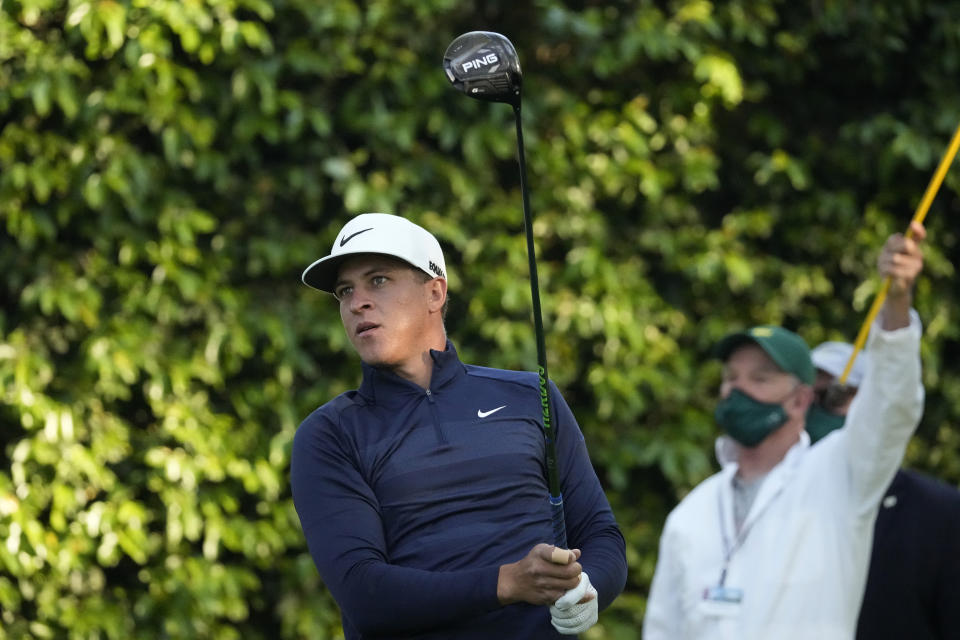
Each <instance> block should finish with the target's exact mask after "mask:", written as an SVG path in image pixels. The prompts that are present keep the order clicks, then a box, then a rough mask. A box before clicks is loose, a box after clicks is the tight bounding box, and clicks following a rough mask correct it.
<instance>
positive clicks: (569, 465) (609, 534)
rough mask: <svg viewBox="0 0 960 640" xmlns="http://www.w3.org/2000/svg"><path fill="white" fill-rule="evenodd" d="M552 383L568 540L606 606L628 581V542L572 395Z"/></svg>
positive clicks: (558, 459)
mask: <svg viewBox="0 0 960 640" xmlns="http://www.w3.org/2000/svg"><path fill="white" fill-rule="evenodd" d="M550 384H551V391H553V393H554V402H553V405H554V407H555V409H554V410H555V413H556V414H557V464H558V470H559V474H560V490H561V491H562V492H563V508H564V518H565V520H566V525H567V543H568V544H569V545H570V546H571V547H572V548H576V549H580V551H581V552H582V555H581V556H580V564H581V565H582V566H583V570H584V571H586V572H587V575H589V576H590V582H591V584H593V586H594V587H595V588H596V589H597V593H598V594H599V602H598V604H599V605H600V609H601V610H603V609H605V608H607V607H608V606H609V605H610V603H611V602H613V600H614V599H615V598H616V597H617V596H618V595H620V592H622V591H623V587H624V585H625V584H626V582H627V557H626V544H625V542H624V540H623V535H622V534H621V533H620V529H619V527H617V522H616V520H615V519H614V517H613V511H612V510H611V509H610V504H609V503H608V502H607V497H606V495H604V493H603V487H601V486H600V480H599V479H598V478H597V474H596V472H595V471H594V470H593V465H592V464H591V463H590V456H589V455H588V454H587V446H586V443H585V442H584V438H583V433H581V431H580V427H579V426H578V425H577V421H576V419H575V418H574V417H573V412H571V411H570V407H569V406H567V403H566V401H565V400H564V399H563V397H562V396H561V395H560V393H559V391H557V389H556V387H555V386H554V385H553V383H552V382H551V383H550Z"/></svg>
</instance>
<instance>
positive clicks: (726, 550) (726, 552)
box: [717, 480, 787, 587]
mask: <svg viewBox="0 0 960 640" xmlns="http://www.w3.org/2000/svg"><path fill="white" fill-rule="evenodd" d="M731 482H732V480H731ZM786 486H787V485H786V483H783V484H781V485H780V488H779V489H777V492H776V493H775V494H773V496H772V497H771V498H770V500H768V501H767V504H765V505H763V508H762V509H760V511H759V512H758V513H757V515H756V517H754V518H753V520H750V521H749V524H747V523H744V524H745V526H743V527H741V528H740V532H739V533H738V534H737V537H736V539H735V540H734V541H733V544H732V545H731V544H730V537H729V536H728V535H727V527H726V521H725V520H724V517H723V490H722V489H723V487H717V515H718V516H719V517H720V536H721V539H722V540H723V568H722V569H721V570H720V581H719V583H718V586H721V587H722V586H723V583H724V582H725V581H726V579H727V569H729V568H730V560H731V558H733V554H735V553H736V552H737V551H738V550H739V549H740V547H742V546H743V543H744V541H745V540H746V539H747V535H748V534H749V533H750V531H751V530H752V529H753V525H754V524H756V523H757V521H758V520H759V519H760V516H762V515H763V514H764V513H766V512H767V508H768V507H769V506H770V505H771V504H773V502H774V500H776V499H777V498H778V497H780V494H781V493H783V489H784V487H786ZM758 497H759V494H758ZM754 500H756V498H754ZM747 515H748V516H749V515H750V513H749V512H747Z"/></svg>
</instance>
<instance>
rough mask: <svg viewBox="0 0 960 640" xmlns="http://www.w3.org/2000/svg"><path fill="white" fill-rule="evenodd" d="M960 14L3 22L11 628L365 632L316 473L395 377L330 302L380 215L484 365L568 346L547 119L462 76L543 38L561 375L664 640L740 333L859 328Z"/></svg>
mask: <svg viewBox="0 0 960 640" xmlns="http://www.w3.org/2000/svg"><path fill="white" fill-rule="evenodd" d="M958 25H960V6H958V5H956V3H952V2H946V1H942V2H923V1H921V0H908V1H904V0H877V1H874V2H867V1H856V2H789V1H787V0H754V1H747V0H731V1H730V2H724V3H711V2H707V1H706V0H686V1H682V0H677V1H673V2H659V3H655V2H650V1H641V2H607V3H601V2H593V1H581V2H574V1H572V0H571V1H569V2H560V1H559V0H537V1H536V2H532V3H515V2H472V3H463V2H455V1H453V0H367V1H365V2H348V1H346V0H327V1H325V2H313V1H310V0H275V1H272V2H269V1H267V0H215V1H214V0H208V1H207V2H202V1H200V0H197V1H194V2H186V1H184V2H174V1H171V0H122V1H121V0H96V1H85V0H71V1H70V2H63V1H58V0H19V1H16V0H15V1H13V2H3V3H0V114H2V117H0V220H2V223H3V225H2V229H0V243H2V250H0V296H2V302H3V304H2V308H0V393H2V396H0V399H2V400H0V445H2V446H0V459H2V461H3V465H2V470H0V542H2V544H0V627H2V630H0V638H20V637H26V636H30V637H37V638H61V637H63V638H117V639H121V638H122V639H127V638H194V637H203V638H277V637H282V638H305V637H310V638H328V637H331V638H333V637H338V636H339V635H340V630H339V623H338V613H337V609H336V606H335V604H334V603H333V601H332V599H331V598H330V596H329V594H328V593H327V592H326V591H325V589H324V587H323V585H322V583H321V582H320V580H319V577H318V576H317V573H316V570H315V569H314V567H313V564H312V561H311V560H310V557H309V555H308V554H307V552H306V549H305V545H304V541H303V538H302V534H301V532H300V529H299V524H298V521H297V518H296V514H295V512H294V510H293V506H292V502H291V499H290V491H289V485H288V480H287V478H288V469H289V452H290V444H291V440H292V438H293V434H294V432H295V430H296V427H297V425H298V423H299V421H300V420H301V419H302V418H303V417H304V416H305V415H306V414H307V413H309V412H310V411H311V410H312V409H313V408H314V407H316V406H317V405H319V404H321V403H323V402H324V401H326V400H327V399H329V398H330V397H332V396H333V395H335V394H336V393H339V392H340V391H343V390H345V389H349V388H353V387H354V386H355V385H356V384H357V382H358V373H359V368H358V363H357V360H356V357H355V356H354V355H353V354H352V351H351V349H350V347H349V344H348V342H347V340H346V339H345V337H344V335H343V333H342V330H341V329H340V325H339V319H338V315H337V311H336V308H335V306H334V303H333V302H332V301H331V300H328V299H325V298H324V297H323V296H320V295H317V294H316V293H315V292H311V291H310V290H308V289H307V288H305V287H303V286H302V285H300V284H299V274H300V271H301V270H302V268H303V267H304V266H306V265H307V264H309V263H310V262H311V261H312V260H313V259H315V258H316V257H318V256H320V255H323V254H325V253H326V251H327V249H328V247H329V246H330V243H331V242H332V241H333V237H334V235H335V233H336V231H337V229H338V228H339V226H340V224H341V223H342V222H344V221H345V220H346V219H348V218H349V217H350V216H351V215H353V214H355V213H360V212H363V211H388V212H394V213H400V214H403V215H406V216H409V217H411V218H412V219H414V220H416V221H418V222H420V223H422V224H424V225H425V226H428V227H429V228H431V229H432V230H434V231H435V232H436V233H437V235H438V236H439V237H440V239H441V241H442V243H443V244H444V249H445V250H446V252H447V255H448V257H447V263H448V266H449V267H450V269H449V270H450V276H451V277H450V285H451V290H452V296H453V297H452V303H451V305H452V306H451V312H450V315H449V316H448V329H449V333H450V335H451V337H452V339H453V340H454V341H455V342H456V343H457V345H458V348H459V350H460V351H461V354H462V355H463V356H464V358H465V359H466V360H468V361H473V362H476V363H479V364H487V365H491V366H498V367H506V368H520V369H529V368H532V367H533V366H534V363H535V362H536V358H535V346H534V340H533V335H532V329H531V322H530V303H529V289H528V286H529V285H528V281H527V273H526V254H525V249H524V241H523V237H522V214H521V205H520V192H519V178H518V174H517V168H516V146H515V145H516V143H515V138H514V132H513V125H512V113H511V111H510V109H509V108H508V107H506V106H505V105H494V104H488V103H481V102H477V101H472V100H468V99H466V98H464V97H463V96H461V95H459V94H457V93H456V92H455V91H453V90H452V89H450V88H449V87H448V86H447V81H446V79H445V77H444V75H443V73H442V71H441V68H440V61H441V57H442V54H443V52H444V50H445V49H446V46H447V45H448V44H449V42H450V41H451V40H452V39H453V38H454V37H455V36H457V35H459V34H460V33H462V32H465V31H470V30H474V29H488V30H495V31H499V32H501V33H504V34H506V35H507V36H508V37H510V38H511V40H512V41H513V42H514V44H515V45H516V47H517V49H518V51H519V53H520V56H521V60H522V64H523V68H524V74H525V78H524V82H525V85H524V92H525V93H524V106H523V114H524V115H523V117H524V133H525V136H526V138H527V160H528V164H529V173H530V176H529V177H530V183H531V189H532V205H533V212H534V216H535V218H536V222H535V225H534V231H535V234H536V239H537V245H538V254H539V264H540V278H541V289H542V295H543V302H544V311H545V321H546V325H547V330H548V334H549V335H548V341H547V342H548V351H549V357H550V367H551V373H552V374H553V377H554V379H555V380H556V382H557V383H558V384H559V386H560V387H561V389H563V391H564V393H565V395H566V396H567V398H568V400H569V401H570V403H571V404H572V406H573V408H574V411H575V413H576V415H577V416H578V419H579V421H580V423H581V426H582V428H583V430H584V432H585V434H586V436H587V439H588V443H589V446H590V450H591V454H592V456H593V461H594V464H595V466H596V468H597V470H598V472H599V474H600V476H601V479H602V481H603V482H604V484H605V487H606V488H607V490H608V496H609V498H610V500H611V503H612V504H613V505H614V509H615V511H616V514H617V517H618V520H619V522H620V523H621V526H622V528H623V531H624V534H625V536H626V538H627V545H628V558H629V562H630V578H629V582H628V585H627V591H626V593H625V594H624V595H623V596H622V597H621V598H619V599H618V600H617V601H616V602H615V604H614V605H613V607H612V608H611V609H610V611H609V612H607V613H604V614H603V616H602V617H601V623H600V625H598V626H597V627H596V628H595V629H594V630H592V631H591V632H590V634H588V635H589V637H590V638H593V639H598V638H624V639H627V638H636V637H639V624H640V621H641V619H642V615H643V608H644V604H645V595H646V592H647V588H648V585H649V581H650V578H651V575H652V572H653V567H654V563H655V559H656V544H657V540H658V536H659V530H660V527H661V525H662V523H663V519H664V518H665V516H666V513H667V512H668V511H669V509H670V508H671V507H672V506H673V505H674V504H675V503H676V501H677V500H678V499H679V498H680V497H682V496H683V495H684V493H685V492H686V491H688V490H689V489H690V488H691V487H692V486H694V485H695V484H696V483H697V482H698V481H700V480H701V479H702V478H704V477H705V476H706V475H708V474H710V473H711V472H712V471H713V470H714V468H715V462H714V461H713V458H712V441H713V438H714V437H715V435H716V428H715V426H714V425H713V422H712V418H711V415H712V407H713V404H714V398H715V395H716V387H717V383H718V374H719V367H718V365H717V363H715V362H712V361H710V359H709V348H710V346H711V344H712V343H713V342H714V341H715V340H717V339H718V338H719V337H720V336H722V335H723V334H725V333H726V332H727V331H729V330H731V329H734V328H740V327H743V326H747V325H750V324H756V323H761V322H773V323H782V324H784V325H786V326H788V327H790V328H794V329H797V330H798V331H799V332H800V333H801V334H802V335H804V336H805V337H806V338H807V339H808V341H809V342H811V343H817V342H819V341H821V340H824V339H828V338H833V339H847V340H851V339H852V338H853V337H854V336H855V334H856V331H857V329H858V327H859V325H860V322H861V321H862V318H863V316H864V313H865V310H866V308H867V306H868V305H869V303H870V301H871V298H872V295H873V294H874V292H875V291H876V289H877V287H878V282H877V280H876V278H874V277H873V271H874V266H873V263H874V261H875V258H876V255H877V253H878V251H879V247H880V246H881V244H882V242H883V239H884V238H885V236H886V235H887V234H889V233H891V232H893V231H896V230H902V229H904V228H905V227H906V224H907V222H908V220H909V219H910V217H911V214H912V212H913V209H914V207H915V206H916V204H917V202H918V201H919V199H920V196H921V194H922V192H923V189H924V188H925V186H926V184H927V181H928V180H929V178H930V176H931V175H932V173H933V170H934V168H935V166H936V164H937V162H938V160H939V157H940V154H941V153H942V152H943V150H944V149H945V147H946V145H947V142H948V140H949V139H950V136H951V134H952V132H953V130H954V128H955V127H956V126H957V124H958V122H960V91H958V88H957V86H956V83H955V82H954V80H955V79H956V77H957V75H958V72H960V69H958V67H960V27H958ZM958 187H960V176H957V175H956V173H955V172H953V173H951V174H949V175H948V176H947V179H946V182H945V185H944V188H943V189H942V192H941V194H940V195H939V197H938V198H937V200H936V201H935V202H934V206H933V209H932V211H931V213H930V216H929V218H928V228H929V230H930V242H929V246H928V249H927V270H926V275H925V277H924V278H923V279H922V281H921V282H920V284H919V287H918V296H917V307H918V308H919V311H920V313H921V316H922V317H923V319H924V322H925V324H926V337H925V340H924V347H923V357H924V364H925V373H924V375H925V382H926V384H927V388H928V402H927V409H926V414H925V417H924V420H923V423H922V425H921V427H920V430H919V432H918V435H917V437H916V438H915V439H914V441H913V443H912V444H911V447H910V449H909V451H908V454H907V457H908V464H909V465H911V466H914V467H917V468H920V469H924V470H926V471H928V472H930V473H932V474H934V475H937V476H938V477H940V478H942V479H944V480H945V481H948V482H950V483H952V484H954V485H956V484H958V483H960V431H958V430H957V429H956V426H955V425H956V422H957V420H958V417H960V364H958V361H960V357H958V356H960V339H958V331H960V330H958V326H960V321H958V320H960V319H958V313H960V308H958V289H957V287H956V284H955V281H954V266H953V265H954V264H956V262H957V258H958V255H960V248H958V232H957V225H956V223H955V220H956V218H957V215H958V214H960V203H958V200H957V190H958Z"/></svg>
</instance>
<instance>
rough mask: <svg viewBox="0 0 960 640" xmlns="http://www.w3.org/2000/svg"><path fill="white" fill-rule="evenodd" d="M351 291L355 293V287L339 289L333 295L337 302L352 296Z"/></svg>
mask: <svg viewBox="0 0 960 640" xmlns="http://www.w3.org/2000/svg"><path fill="white" fill-rule="evenodd" d="M351 291H353V287H339V288H337V289H336V290H334V292H333V295H335V296H336V298H337V300H343V298H344V296H348V295H350V292H351Z"/></svg>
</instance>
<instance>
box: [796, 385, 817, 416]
mask: <svg viewBox="0 0 960 640" xmlns="http://www.w3.org/2000/svg"><path fill="white" fill-rule="evenodd" d="M794 399H795V400H794V401H795V402H796V403H797V408H798V409H802V410H803V411H804V412H806V410H807V409H809V408H810V405H811V404H813V400H814V393H813V387H811V386H810V385H808V384H801V385H800V387H799V388H798V389H797V393H796V394H795V395H794Z"/></svg>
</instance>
